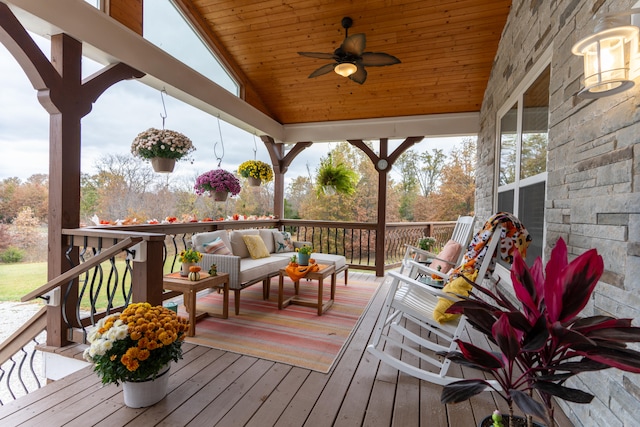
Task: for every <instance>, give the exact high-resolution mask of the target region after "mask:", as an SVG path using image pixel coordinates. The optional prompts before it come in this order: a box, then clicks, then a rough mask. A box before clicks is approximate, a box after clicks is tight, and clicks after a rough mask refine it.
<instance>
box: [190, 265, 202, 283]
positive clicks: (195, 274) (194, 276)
mask: <svg viewBox="0 0 640 427" xmlns="http://www.w3.org/2000/svg"><path fill="white" fill-rule="evenodd" d="M192 268H193V267H192ZM189 280H191V281H192V282H196V281H198V280H200V271H192V272H190V273H189Z"/></svg>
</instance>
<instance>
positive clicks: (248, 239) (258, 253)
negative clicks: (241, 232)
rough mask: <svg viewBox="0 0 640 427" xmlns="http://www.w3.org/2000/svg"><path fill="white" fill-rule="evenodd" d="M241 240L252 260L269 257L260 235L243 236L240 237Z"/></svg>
mask: <svg viewBox="0 0 640 427" xmlns="http://www.w3.org/2000/svg"><path fill="white" fill-rule="evenodd" d="M242 240H244V244H245V245H247V250H248V251H249V255H250V256H251V258H253V259H259V258H267V257H268V256H269V250H268V249H267V247H266V246H265V244H264V240H262V237H261V236H260V235H257V236H254V235H251V234H249V235H245V236H242Z"/></svg>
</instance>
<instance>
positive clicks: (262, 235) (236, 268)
mask: <svg viewBox="0 0 640 427" xmlns="http://www.w3.org/2000/svg"><path fill="white" fill-rule="evenodd" d="M252 236H253V237H252ZM191 242H192V247H193V248H194V249H195V250H197V251H199V252H200V253H202V254H203V257H202V260H201V261H200V262H199V263H198V264H199V265H200V266H201V267H202V269H203V270H204V271H209V269H210V268H211V266H212V265H213V264H215V265H216V268H217V271H218V272H221V273H229V289H230V290H233V292H234V297H235V298H234V300H235V313H236V315H237V314H239V313H240V291H241V290H242V289H244V288H246V287H248V286H251V285H254V284H256V283H259V282H262V286H263V297H264V298H265V299H266V298H268V296H269V285H270V281H271V278H272V277H274V276H277V275H278V272H279V271H280V269H282V268H284V267H286V266H287V264H288V263H289V261H290V260H291V257H292V256H293V255H295V253H296V252H295V249H296V248H300V247H302V246H304V245H308V246H311V243H310V242H298V241H292V240H291V236H290V234H289V233H287V232H282V231H280V230H277V229H247V230H230V231H227V230H218V231H212V232H206V233H197V234H194V235H193V237H192V239H191ZM260 242H262V245H261V244H260ZM311 257H312V258H314V259H315V260H316V262H317V263H319V264H333V265H335V268H336V273H339V272H341V271H344V274H345V285H346V284H347V275H348V269H349V265H348V264H347V263H346V259H345V257H344V256H342V255H333V254H323V253H315V252H314V253H312V254H311Z"/></svg>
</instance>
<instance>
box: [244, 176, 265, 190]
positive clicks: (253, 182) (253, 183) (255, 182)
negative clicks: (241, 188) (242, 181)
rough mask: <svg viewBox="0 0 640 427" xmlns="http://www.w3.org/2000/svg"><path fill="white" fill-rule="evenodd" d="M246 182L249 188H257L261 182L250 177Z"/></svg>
mask: <svg viewBox="0 0 640 427" xmlns="http://www.w3.org/2000/svg"><path fill="white" fill-rule="evenodd" d="M247 180H248V181H249V186H251V187H259V186H260V184H262V181H261V180H260V178H254V177H252V176H250V177H248V178H247Z"/></svg>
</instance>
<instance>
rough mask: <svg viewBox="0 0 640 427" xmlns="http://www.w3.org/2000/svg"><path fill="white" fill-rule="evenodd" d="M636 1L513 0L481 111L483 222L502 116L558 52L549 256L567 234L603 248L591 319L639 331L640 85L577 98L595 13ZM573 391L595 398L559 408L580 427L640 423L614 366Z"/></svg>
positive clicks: (580, 248)
mask: <svg viewBox="0 0 640 427" xmlns="http://www.w3.org/2000/svg"><path fill="white" fill-rule="evenodd" d="M635 1H636V0H513V5H512V8H511V12H510V15H509V19H508V21H507V24H506V26H505V28H504V31H503V34H502V39H501V42H500V47H499V49H498V53H497V55H496V58H495V61H494V67H493V70H492V73H491V77H490V80H489V85H488V87H487V91H486V93H485V96H484V101H483V104H482V111H481V130H480V133H479V135H478V168H477V178H476V179H477V182H476V186H477V190H476V215H478V217H479V218H480V219H482V218H488V217H489V216H490V215H491V214H492V213H493V212H494V202H495V200H494V196H495V191H496V190H495V187H494V186H495V182H494V173H495V172H494V171H495V154H496V153H495V151H496V114H497V111H498V109H499V108H501V107H502V106H503V104H504V103H505V102H506V100H507V98H508V96H509V95H510V94H511V92H512V91H513V90H514V89H515V88H516V86H518V84H520V83H521V81H522V80H523V78H524V76H525V75H526V73H527V72H528V71H529V70H530V69H531V67H532V66H533V65H534V64H535V63H536V61H538V59H539V58H540V57H541V56H542V55H543V53H544V52H545V51H546V50H547V49H549V48H551V49H552V52H553V54H552V59H551V87H550V115H549V121H550V123H549V127H550V131H549V147H548V162H547V171H548V179H547V199H546V208H545V220H546V224H545V233H546V244H545V248H544V253H545V254H546V255H547V256H548V254H549V250H550V248H551V247H553V245H554V243H555V242H556V241H557V239H558V238H559V237H562V238H564V239H565V241H566V242H567V244H568V246H569V252H570V257H571V256H576V255H578V254H580V253H582V252H584V251H585V250H587V249H589V248H597V249H598V252H599V253H600V254H601V255H602V256H603V257H604V262H605V273H604V275H603V277H602V279H601V282H600V283H599V284H598V286H597V287H596V291H595V293H594V297H593V298H592V301H591V302H590V304H589V305H588V306H587V308H586V309H585V314H586V315H592V314H611V315H614V316H616V317H631V318H634V319H636V320H635V321H634V325H635V326H640V296H639V295H640V144H639V143H638V142H639V141H640V110H639V109H638V104H639V103H640V82H638V85H637V86H636V87H634V88H633V89H631V90H630V91H627V92H625V93H622V94H618V95H614V96H610V97H606V98H601V99H596V100H585V99H581V98H578V97H577V96H576V94H577V92H578V91H579V90H580V88H581V86H580V85H581V79H582V78H583V74H582V73H583V71H582V58H581V57H577V56H574V55H573V54H571V47H572V46H573V44H574V43H575V42H576V41H577V40H579V39H581V38H583V37H585V36H587V35H589V34H591V33H592V32H593V29H594V26H595V20H593V19H592V17H593V16H594V14H595V13H596V12H615V11H624V10H627V9H629V8H631V6H632V5H633V4H634V3H635ZM525 225H526V224H525ZM634 348H636V349H638V348H639V347H638V346H635V347H634ZM568 385H569V386H572V387H576V388H580V389H583V390H587V391H589V392H591V393H593V394H594V395H595V396H596V397H595V399H594V400H593V402H592V403H591V404H589V405H579V404H572V405H566V404H565V403H560V404H559V406H560V407H561V408H562V409H563V410H564V411H565V413H566V414H567V415H568V416H569V418H570V419H571V420H572V421H573V422H574V424H575V425H576V426H608V427H610V426H632V425H633V426H635V425H638V424H639V423H640V421H639V420H640V375H638V374H629V373H626V372H622V371H620V370H617V369H609V370H606V371H600V372H599V373H587V374H580V375H579V376H577V377H576V379H575V380H572V381H571V383H570V384H568Z"/></svg>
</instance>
